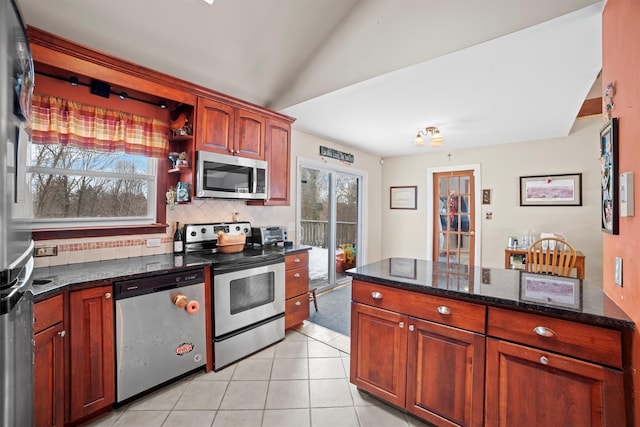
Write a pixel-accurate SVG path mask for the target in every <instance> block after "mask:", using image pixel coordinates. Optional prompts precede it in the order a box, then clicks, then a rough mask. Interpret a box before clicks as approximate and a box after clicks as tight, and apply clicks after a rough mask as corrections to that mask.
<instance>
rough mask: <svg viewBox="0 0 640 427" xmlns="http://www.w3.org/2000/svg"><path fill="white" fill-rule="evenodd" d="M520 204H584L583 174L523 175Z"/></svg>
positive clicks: (521, 178)
mask: <svg viewBox="0 0 640 427" xmlns="http://www.w3.org/2000/svg"><path fill="white" fill-rule="evenodd" d="M520 206H582V174H581V173H573V174H560V175H537V176H521V177H520Z"/></svg>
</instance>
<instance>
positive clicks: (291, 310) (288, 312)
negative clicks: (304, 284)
mask: <svg viewBox="0 0 640 427" xmlns="http://www.w3.org/2000/svg"><path fill="white" fill-rule="evenodd" d="M308 318H309V294H308V293H305V294H303V295H300V296H297V297H295V298H290V299H288V300H287V302H286V305H285V309H284V328H285V329H289V328H290V327H292V326H295V325H298V324H300V323H302V322H303V321H304V320H307V319H308Z"/></svg>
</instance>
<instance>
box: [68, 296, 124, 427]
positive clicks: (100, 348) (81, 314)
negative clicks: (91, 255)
mask: <svg viewBox="0 0 640 427" xmlns="http://www.w3.org/2000/svg"><path fill="white" fill-rule="evenodd" d="M112 292H113V291H112V286H111V285H110V284H109V285H105V286H98V287H95V288H89V289H83V290H78V291H72V292H70V293H69V357H70V360H69V386H70V390H69V392H70V401H69V406H70V409H69V411H70V422H74V421H77V420H80V419H82V418H84V417H87V416H88V415H91V414H93V413H96V412H98V411H100V410H103V409H105V408H108V407H110V406H111V405H112V404H113V402H114V401H115V376H114V375H115V366H114V365H115V359H114V319H113V309H114V305H113V298H112Z"/></svg>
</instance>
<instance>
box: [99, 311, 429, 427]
mask: <svg viewBox="0 0 640 427" xmlns="http://www.w3.org/2000/svg"><path fill="white" fill-rule="evenodd" d="M427 425H428V424H425V423H422V422H421V421H420V420H418V419H416V418H413V417H412V416H410V415H407V414H405V413H403V412H402V411H399V410H397V409H396V408H394V407H392V406H389V405H386V404H385V403H383V402H381V401H379V400H377V399H375V398H373V397H371V396H369V395H367V394H366V393H363V392H360V391H358V389H357V388H356V387H355V386H353V385H352V384H350V383H349V337H345V336H344V335H341V334H338V333H336V332H333V331H331V330H329V329H326V328H323V327H321V326H318V325H315V324H313V323H309V322H305V323H304V324H303V325H302V326H301V327H299V328H298V329H297V330H295V331H289V332H287V335H286V337H285V339H284V340H283V341H281V342H279V343H277V344H274V345H272V346H271V347H268V348H266V349H265V350H263V351H261V352H259V353H256V354H254V355H252V356H250V357H248V358H246V359H244V360H241V361H240V362H237V363H235V364H233V365H231V366H229V367H228V368H225V369H223V370H221V371H219V372H209V373H205V372H204V371H202V372H198V373H195V374H193V375H191V376H188V377H186V378H184V379H181V380H180V381H177V382H175V383H173V384H171V385H169V386H166V387H164V388H162V389H161V390H158V391H156V392H154V393H152V394H149V395H147V396H144V397H141V398H139V399H137V400H135V401H133V402H131V403H130V404H128V405H126V406H123V407H121V408H117V409H114V410H112V411H111V412H110V413H108V414H106V415H105V416H103V417H101V418H99V419H96V420H93V421H92V422H91V423H89V424H87V426H91V427H107V426H109V427H161V426H162V427H172V426H177V427H184V426H189V427H201V426H202V427H204V426H206V427H226V426H242V427H253V426H258V427H259V426H262V427H271V426H273V427H286V426H292V427H305V426H313V427H317V426H327V427H336V426H361V427H383V426H393V427H401V426H402V427H408V426H427Z"/></svg>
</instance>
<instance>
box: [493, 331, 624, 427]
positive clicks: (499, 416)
mask: <svg viewBox="0 0 640 427" xmlns="http://www.w3.org/2000/svg"><path fill="white" fill-rule="evenodd" d="M623 390H624V386H623V374H622V372H621V371H617V370H613V369H610V368H607V367H604V366H601V365H597V364H594V363H589V362H585V361H582V360H579V359H575V358H571V357H567V356H563V355H559V354H555V353H551V352H548V351H544V350H539V349H536V348H532V347H528V346H523V345H518V344H514V343H510V342H506V341H501V340H498V339H494V338H488V339H487V386H486V400H487V407H486V425H487V426H545V427H566V426H593V427H595V426H611V427H614V426H616V427H617V426H625V425H626V421H625V397H624V392H623Z"/></svg>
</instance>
